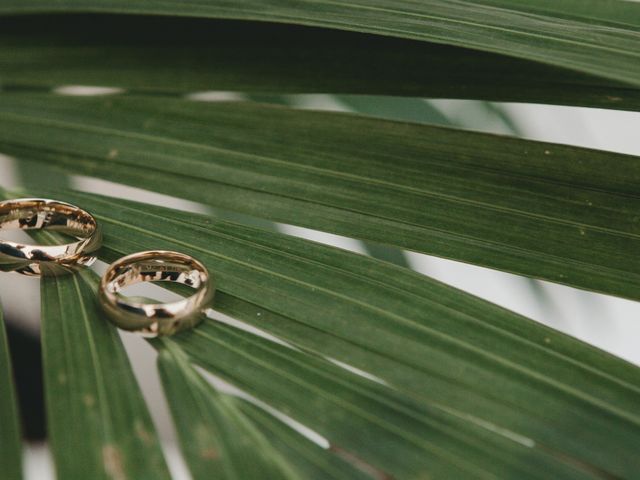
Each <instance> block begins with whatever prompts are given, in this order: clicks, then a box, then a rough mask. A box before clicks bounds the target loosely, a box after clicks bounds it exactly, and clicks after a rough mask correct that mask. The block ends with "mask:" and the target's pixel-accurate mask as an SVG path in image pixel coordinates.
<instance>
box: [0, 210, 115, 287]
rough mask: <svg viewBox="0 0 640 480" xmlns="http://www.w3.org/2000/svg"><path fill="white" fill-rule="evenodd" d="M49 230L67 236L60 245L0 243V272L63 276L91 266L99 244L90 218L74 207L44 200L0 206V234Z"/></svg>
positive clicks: (98, 235)
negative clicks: (65, 241)
mask: <svg viewBox="0 0 640 480" xmlns="http://www.w3.org/2000/svg"><path fill="white" fill-rule="evenodd" d="M15 229H19V230H49V231H52V232H57V233H62V234H65V235H68V236H71V237H72V238H73V240H74V241H72V242H71V243H65V244H62V245H31V244H26V243H21V242H11V241H8V240H2V239H0V271H5V272H18V273H22V274H23V275H31V276H40V275H45V276H50V275H64V274H67V273H72V272H74V271H75V270H77V269H78V268H80V267H83V266H89V265H91V264H92V263H93V262H95V260H96V257H95V256H94V255H92V254H93V253H94V252H95V251H96V250H98V249H99V248H100V245H101V244H102V233H101V229H100V226H99V225H98V222H96V219H95V218H93V216H92V215H91V214H90V213H89V212H86V211H85V210H82V209H81V208H79V207H76V206H75V205H71V204H69V203H65V202H58V201H56V200H47V199H44V198H19V199H14V200H6V201H3V202H0V234H1V232H2V231H6V230H15Z"/></svg>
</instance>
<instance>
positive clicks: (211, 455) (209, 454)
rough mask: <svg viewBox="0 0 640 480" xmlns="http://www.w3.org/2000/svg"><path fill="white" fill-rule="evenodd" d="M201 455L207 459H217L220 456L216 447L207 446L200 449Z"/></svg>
mask: <svg viewBox="0 0 640 480" xmlns="http://www.w3.org/2000/svg"><path fill="white" fill-rule="evenodd" d="M200 456H201V457H202V458H204V459H205V460H215V459H217V458H218V451H217V450H216V449H215V448H205V449H204V450H201V451H200Z"/></svg>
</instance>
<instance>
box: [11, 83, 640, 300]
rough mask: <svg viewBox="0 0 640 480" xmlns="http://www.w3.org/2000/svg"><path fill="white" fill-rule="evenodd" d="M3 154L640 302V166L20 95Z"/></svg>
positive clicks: (217, 112)
mask: <svg viewBox="0 0 640 480" xmlns="http://www.w3.org/2000/svg"><path fill="white" fill-rule="evenodd" d="M0 151H2V152H4V153H7V154H10V155H14V156H17V157H19V158H25V159H28V160H37V161H38V162H41V163H46V164H47V165H48V166H56V167H58V168H60V169H61V170H63V171H65V172H66V173H73V174H84V175H90V176H96V177H98V178H103V179H107V180H112V181H115V182H120V183H125V184H129V185H133V186H136V187H140V188H144V189H148V190H152V191H157V192H162V193H166V194H169V195H174V196H179V197H183V198H187V199H190V200H195V201H199V202H202V203H206V204H209V205H213V206H217V207H221V208H225V209H229V210H235V211H238V212H241V213H244V214H249V215H253V216H256V217H261V218H265V219H269V220H272V221H279V222H284V223H291V224H297V225H301V226H305V227H309V228H314V229H317V230H324V231H329V232H332V233H337V234H341V235H345V236H349V237H355V238H359V239H363V240H369V241H373V242H378V243H383V244H388V245H393V246H396V247H400V248H404V249H409V250H415V251H418V252H423V253H428V254H434V255H439V256H442V257H447V258H453V259H457V260H462V261H465V262H469V263H475V264H479V265H483V266H488V267H491V268H497V269H501V270H505V271H509V272H513V273H517V274H522V275H527V276H532V277H536V278H541V279H545V280H549V281H553V282H558V283H563V284H566V285H571V286H574V287H579V288H584V289H589V290H594V291H597V292H603V293H609V294H613V295H619V296H622V297H627V298H631V299H640V288H639V287H640V257H638V256H637V255H635V252H637V251H638V250H639V249H640V216H638V213H637V212H638V211H640V197H639V196H638V190H637V185H638V182H640V160H638V158H637V157H632V156H626V155H620V154H613V153H608V152H601V151H595V150H588V149H583V148H577V147H569V146H561V145H555V144H548V143H541V142H533V141H527V140H520V139H514V138H508V137H501V136H495V135H487V134H479V133H472V132H466V131H462V130H455V129H447V128H438V127H430V126H426V125H416V124H409V123H400V122H390V121H385V120H379V119H373V118H363V117H357V116H354V115H348V114H336V113H327V112H306V111H297V110H293V109H288V108H283V107H274V106H262V105H253V104H243V103H218V104H202V103H196V102H188V101H181V100H170V99H166V98H136V97H113V98H108V99H87V98H69V97H59V96H53V95H43V96H38V95H24V94H17V95H11V94H3V95H2V96H0ZM612 164H615V168H611V165H612Z"/></svg>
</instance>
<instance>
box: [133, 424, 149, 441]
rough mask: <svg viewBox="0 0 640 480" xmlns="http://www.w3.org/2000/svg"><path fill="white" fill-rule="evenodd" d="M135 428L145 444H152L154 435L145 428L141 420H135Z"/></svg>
mask: <svg viewBox="0 0 640 480" xmlns="http://www.w3.org/2000/svg"><path fill="white" fill-rule="evenodd" d="M134 428H135V430H136V435H137V436H138V438H139V439H140V440H142V441H143V442H144V443H145V444H147V445H150V444H152V443H153V435H152V434H151V432H149V431H148V430H147V429H146V428H144V425H143V423H142V422H141V421H140V420H136V421H135V423H134Z"/></svg>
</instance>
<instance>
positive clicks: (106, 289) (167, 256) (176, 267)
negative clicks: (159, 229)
mask: <svg viewBox="0 0 640 480" xmlns="http://www.w3.org/2000/svg"><path fill="white" fill-rule="evenodd" d="M142 282H173V283H179V284H182V285H186V286H188V287H191V288H193V289H194V290H195V291H196V293H194V294H193V295H192V296H190V297H187V298H184V299H182V300H179V301H177V302H171V303H144V302H141V301H138V300H137V299H132V298H128V297H125V296H122V295H120V294H119V292H120V291H121V290H122V289H123V288H125V287H128V286H130V285H135V284H137V283H142ZM214 291H215V289H214V286H213V281H212V279H211V277H210V275H209V272H208V271H207V269H206V267H205V266H204V265H203V264H202V263H200V262H199V261H197V260H196V259H194V258H192V257H190V256H188V255H184V254H182V253H177V252H168V251H163V250H156V251H149V252H140V253H134V254H133V255H129V256H126V257H124V258H121V259H120V260H118V261H117V262H115V263H113V264H112V265H111V266H110V267H109V268H108V270H107V272H106V273H105V274H104V276H103V277H102V281H101V282H100V290H99V292H98V301H99V303H100V306H101V307H102V309H103V310H104V312H105V313H106V314H107V316H108V317H109V319H110V320H111V322H112V323H113V324H115V325H116V326H117V327H120V328H122V329H123V330H129V331H132V332H137V333H140V334H142V335H143V336H145V337H157V336H164V335H172V334H174V333H176V332H179V331H181V330H185V329H187V328H191V327H194V326H196V325H197V324H198V323H199V322H200V321H201V320H202V318H203V312H204V310H206V309H207V308H208V307H209V305H210V304H211V302H212V300H213V294H214Z"/></svg>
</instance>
